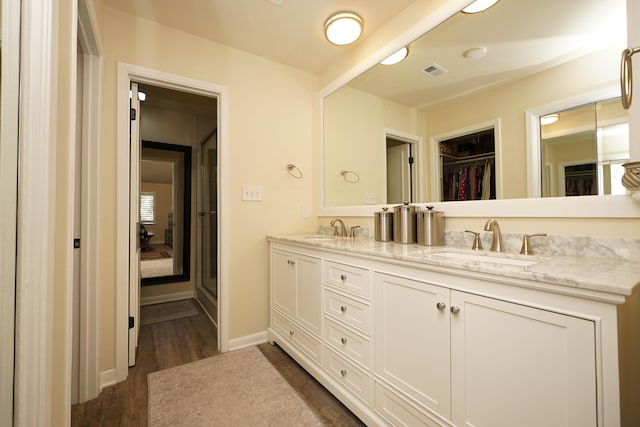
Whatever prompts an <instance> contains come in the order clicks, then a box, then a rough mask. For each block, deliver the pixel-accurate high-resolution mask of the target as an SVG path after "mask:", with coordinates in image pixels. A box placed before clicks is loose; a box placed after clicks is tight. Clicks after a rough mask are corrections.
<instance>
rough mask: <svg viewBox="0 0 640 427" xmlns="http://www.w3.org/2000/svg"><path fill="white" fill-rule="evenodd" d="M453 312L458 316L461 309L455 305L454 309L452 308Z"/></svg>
mask: <svg viewBox="0 0 640 427" xmlns="http://www.w3.org/2000/svg"><path fill="white" fill-rule="evenodd" d="M451 312H452V313H453V314H458V313H460V307H458V306H455V305H454V306H453V307H451Z"/></svg>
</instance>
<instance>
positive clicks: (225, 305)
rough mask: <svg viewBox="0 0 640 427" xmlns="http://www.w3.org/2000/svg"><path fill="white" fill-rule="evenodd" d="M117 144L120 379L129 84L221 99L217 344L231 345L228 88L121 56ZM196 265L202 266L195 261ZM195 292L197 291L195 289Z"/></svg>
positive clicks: (123, 373)
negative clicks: (124, 58) (157, 68)
mask: <svg viewBox="0 0 640 427" xmlns="http://www.w3.org/2000/svg"><path fill="white" fill-rule="evenodd" d="M117 73H118V75H117V114H118V116H117V130H116V132H117V133H116V135H117V149H116V164H117V171H116V177H117V181H116V248H117V250H116V253H117V255H116V372H115V374H116V381H117V382H120V381H123V380H125V379H126V378H127V373H128V341H129V339H128V335H129V325H128V318H129V301H128V296H129V286H130V283H129V251H128V248H129V190H130V188H129V166H130V165H129V84H130V83H131V81H135V82H137V83H142V84H149V85H153V86H158V87H163V88H167V89H171V90H176V91H180V92H188V93H194V94H197V95H203V96H210V97H215V98H217V99H218V123H219V127H218V128H219V129H220V130H222V131H221V132H219V134H218V137H219V146H218V147H219V153H218V161H219V177H220V182H219V183H218V185H219V194H218V197H219V200H220V209H219V212H220V215H219V218H218V227H219V228H218V229H219V230H220V235H219V251H220V257H219V263H220V265H219V266H218V276H219V285H220V294H219V310H218V319H217V321H218V346H219V347H220V351H222V352H225V351H229V291H228V290H229V279H228V275H227V272H228V271H229V268H228V262H229V261H228V257H227V256H226V254H227V253H229V215H228V212H229V199H228V197H229V195H228V193H229V191H228V182H229V169H228V164H229V158H228V157H229V154H228V151H229V150H228V149H227V147H228V132H227V129H228V128H229V126H228V116H229V113H228V111H229V106H228V98H229V96H228V93H229V90H228V88H227V87H226V86H221V85H218V84H215V83H210V82H205V81H202V80H196V79H192V78H188V77H184V76H180V75H177V74H172V73H167V72H164V71H159V70H155V69H152V68H147V67H142V66H138V65H133V64H127V63H124V62H118V71H117ZM196 268H197V267H196ZM194 294H195V291H194Z"/></svg>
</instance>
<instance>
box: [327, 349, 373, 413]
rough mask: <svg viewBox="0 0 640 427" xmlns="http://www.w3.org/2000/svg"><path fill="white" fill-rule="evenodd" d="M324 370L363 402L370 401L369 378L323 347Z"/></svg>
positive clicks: (366, 374)
mask: <svg viewBox="0 0 640 427" xmlns="http://www.w3.org/2000/svg"><path fill="white" fill-rule="evenodd" d="M324 360H325V362H324V368H325V369H326V370H327V372H328V373H329V375H331V376H332V377H333V378H335V379H336V380H337V381H338V382H339V383H340V384H342V385H343V386H345V387H346V388H347V389H349V390H350V391H351V392H352V393H353V394H355V395H356V396H358V397H359V398H360V399H362V400H363V401H364V402H366V403H367V404H369V402H370V399H371V376H370V375H369V374H368V373H366V372H364V371H363V370H362V369H360V368H358V367H357V366H356V365H354V364H353V363H351V362H349V361H348V360H346V359H345V358H344V357H342V356H340V355H338V354H337V353H335V352H333V351H331V350H329V348H327V347H325V357H324Z"/></svg>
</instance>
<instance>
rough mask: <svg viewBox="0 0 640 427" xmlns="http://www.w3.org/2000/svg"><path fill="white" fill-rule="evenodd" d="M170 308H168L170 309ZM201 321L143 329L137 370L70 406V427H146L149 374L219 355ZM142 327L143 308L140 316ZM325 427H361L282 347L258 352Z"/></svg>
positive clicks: (263, 347) (208, 328) (201, 313)
mask: <svg viewBox="0 0 640 427" xmlns="http://www.w3.org/2000/svg"><path fill="white" fill-rule="evenodd" d="M169 304H170V303H169ZM194 305H195V306H196V308H197V310H198V313H199V314H198V315H196V316H191V317H183V318H180V319H175V320H169V321H165V322H159V323H152V324H148V325H143V326H141V327H140V341H139V343H138V356H137V361H136V365H135V366H133V367H131V368H129V376H128V377H127V379H126V381H123V382H121V383H118V384H115V385H113V386H110V387H107V388H105V389H104V390H103V391H102V393H100V395H99V396H98V397H97V398H96V399H94V400H91V401H89V402H85V403H83V404H79V405H74V406H72V410H71V425H72V426H87V427H89V426H91V427H95V426H109V427H110V426H114V427H115V426H140V427H142V426H146V425H147V411H148V408H147V374H149V373H151V372H155V371H160V370H163V369H168V368H171V367H174V366H178V365H182V364H185V363H190V362H195V361H197V360H200V359H204V358H206V357H210V356H214V355H216V354H218V351H217V343H216V330H215V328H213V327H212V326H211V322H210V320H209V318H208V317H207V316H206V315H205V314H204V311H203V310H202V308H201V307H200V306H199V305H198V304H197V303H194ZM141 318H142V320H143V321H144V307H142V310H141ZM258 348H259V349H260V350H261V351H262V352H263V353H264V355H265V356H266V357H267V359H269V361H270V362H271V363H272V364H273V365H274V366H275V367H276V369H277V370H278V371H279V372H280V373H281V374H282V376H283V377H284V378H285V379H286V380H287V381H288V382H289V383H290V384H291V385H292V386H293V387H294V388H295V389H296V390H297V391H298V392H299V393H300V394H301V395H302V397H303V399H304V400H305V401H306V402H307V404H309V405H310V406H311V407H312V409H313V410H314V411H315V412H316V414H317V415H318V416H319V417H320V418H321V419H322V420H323V421H324V423H325V425H327V426H362V425H363V424H362V423H361V422H360V420H358V419H357V418H356V417H355V416H354V415H353V414H352V413H351V412H350V411H349V410H348V409H346V408H345V407H344V406H343V405H342V404H341V403H340V402H339V401H337V399H335V398H334V397H333V396H332V395H331V394H330V393H329V392H328V391H327V390H326V389H324V388H323V387H322V386H321V385H320V384H318V382H317V381H315V380H314V379H313V378H312V377H311V376H310V375H309V374H307V373H306V372H305V371H304V370H303V369H302V368H301V367H300V366H299V365H297V364H296V363H295V362H294V361H293V360H292V359H291V358H290V357H289V356H288V355H287V354H286V353H284V352H283V351H282V350H281V349H280V348H279V347H277V346H272V345H271V344H269V343H264V344H261V345H259V346H258Z"/></svg>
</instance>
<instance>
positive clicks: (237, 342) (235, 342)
mask: <svg viewBox="0 0 640 427" xmlns="http://www.w3.org/2000/svg"><path fill="white" fill-rule="evenodd" d="M265 342H267V331H263V332H257V333H255V334H251V335H245V336H243V337H238V338H234V339H232V340H231V342H230V343H229V344H230V348H229V351H233V350H240V349H241V348H245V347H251V346H252V345H258V344H262V343H265Z"/></svg>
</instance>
